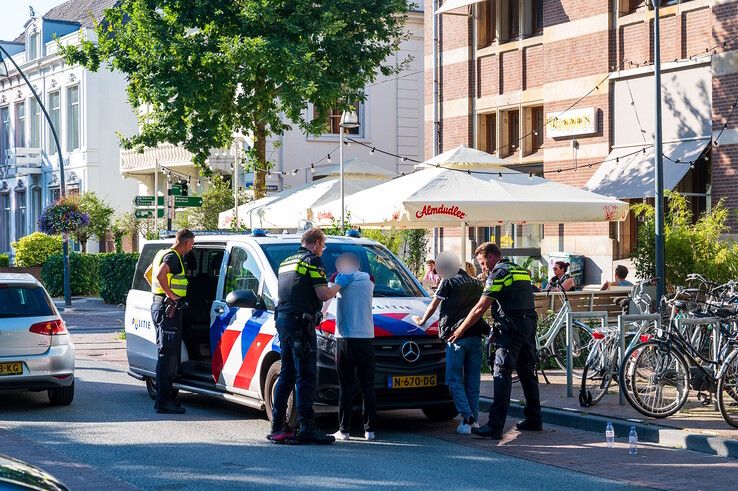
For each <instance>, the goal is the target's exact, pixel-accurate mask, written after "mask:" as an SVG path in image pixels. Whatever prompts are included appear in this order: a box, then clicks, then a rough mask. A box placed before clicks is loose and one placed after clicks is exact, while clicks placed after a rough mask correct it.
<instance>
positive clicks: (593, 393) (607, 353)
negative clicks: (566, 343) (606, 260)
mask: <svg viewBox="0 0 738 491" xmlns="http://www.w3.org/2000/svg"><path fill="white" fill-rule="evenodd" d="M653 281H654V279H653V278H652V279H649V280H642V281H640V282H638V283H637V284H636V285H635V286H634V287H633V289H632V291H631V292H630V294H629V295H628V297H626V298H624V299H620V300H619V301H618V304H619V305H620V307H621V309H622V313H623V314H627V313H628V308H629V305H630V303H631V302H632V303H633V304H634V305H635V308H636V310H638V311H639V312H640V313H641V314H644V313H648V312H649V310H650V308H651V296H650V295H648V294H647V293H646V292H645V286H646V285H649V284H652V283H653ZM649 325H650V323H649V322H648V321H638V322H634V323H629V326H635V329H634V330H629V331H627V332H626V342H627V343H628V344H627V348H626V350H627V349H630V348H631V347H632V346H633V345H635V344H636V343H638V342H640V341H646V340H647V339H646V338H645V332H646V330H647V329H648V326H649ZM592 337H593V339H592V346H591V348H590V351H589V356H588V357H587V362H586V364H585V367H584V371H583V372H582V386H581V389H580V390H579V405H580V406H581V407H590V406H594V405H595V404H597V403H598V402H600V401H601V400H602V398H603V397H605V394H607V391H608V390H609V389H610V385H611V384H612V383H613V382H615V383H618V380H619V379H618V372H619V366H620V355H621V351H620V331H619V329H617V328H604V329H595V330H594V331H593V332H592Z"/></svg>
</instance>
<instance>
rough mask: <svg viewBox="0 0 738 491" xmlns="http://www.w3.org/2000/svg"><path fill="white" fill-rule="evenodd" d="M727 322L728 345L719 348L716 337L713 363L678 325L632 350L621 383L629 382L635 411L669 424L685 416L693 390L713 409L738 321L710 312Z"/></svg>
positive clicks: (723, 326)
mask: <svg viewBox="0 0 738 491" xmlns="http://www.w3.org/2000/svg"><path fill="white" fill-rule="evenodd" d="M708 313H711V314H713V315H715V316H717V317H719V318H720V319H721V320H720V322H719V331H718V332H720V333H721V335H725V339H731V342H728V343H719V340H718V339H715V338H717V336H714V337H713V338H714V341H713V342H714V343H716V344H715V345H714V348H715V351H714V352H715V353H717V356H716V357H715V358H714V359H712V358H709V357H708V356H705V355H704V354H703V353H700V352H699V351H698V350H697V349H695V347H694V346H692V344H691V343H690V341H689V340H687V339H685V337H684V336H683V335H682V333H681V332H680V331H679V330H678V329H674V328H673V326H674V324H675V323H674V322H670V323H669V324H668V326H667V328H666V330H663V329H660V330H659V331H658V332H657V333H656V335H655V336H654V337H650V338H649V339H647V340H644V342H640V343H637V344H635V345H634V346H632V347H631V348H630V349H629V350H627V351H626V353H625V357H624V359H625V360H626V363H624V364H623V366H621V367H620V371H619V380H623V381H624V382H625V385H624V388H625V390H624V394H625V398H626V399H627V400H628V402H629V403H630V405H631V406H633V408H635V409H636V410H637V411H638V412H640V413H641V414H643V415H645V416H649V417H653V418H665V417H668V416H671V415H673V414H675V413H676V412H677V411H679V410H680V409H681V408H682V407H683V406H684V404H685V403H686V401H687V398H688V396H689V391H690V388H692V389H694V390H696V391H697V398H698V400H700V401H701V402H702V404H703V405H709V404H710V403H711V401H712V397H711V396H712V394H714V393H715V392H716V387H717V385H718V382H719V380H720V378H721V377H722V376H723V373H721V372H723V369H722V366H723V365H724V363H723V362H724V361H727V360H728V359H730V360H731V361H732V360H735V355H734V354H733V353H731V350H732V349H733V344H734V343H733V341H732V337H731V336H730V333H731V332H732V329H731V326H732V325H733V319H734V317H735V311H734V310H727V309H724V308H717V309H712V310H709V311H708Z"/></svg>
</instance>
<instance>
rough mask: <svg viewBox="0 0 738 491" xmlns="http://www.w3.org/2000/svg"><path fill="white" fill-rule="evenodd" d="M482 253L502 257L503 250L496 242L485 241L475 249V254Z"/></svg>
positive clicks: (485, 255)
mask: <svg viewBox="0 0 738 491" xmlns="http://www.w3.org/2000/svg"><path fill="white" fill-rule="evenodd" d="M480 254H482V255H483V256H484V257H487V256H497V257H502V250H500V246H498V245H497V244H495V243H494V242H485V243H483V244H481V245H480V246H479V247H477V248H476V249H475V250H474V255H475V256H478V255H480Z"/></svg>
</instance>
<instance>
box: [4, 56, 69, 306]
mask: <svg viewBox="0 0 738 491" xmlns="http://www.w3.org/2000/svg"><path fill="white" fill-rule="evenodd" d="M6 58H7V59H9V60H10V62H11V63H12V64H13V66H14V67H15V69H16V70H18V73H19V74H20V76H21V77H23V81H24V82H25V83H26V85H27V86H28V88H29V89H31V93H32V94H33V97H34V98H35V99H36V102H38V105H39V107H40V108H41V111H43V113H44V117H45V118H46V122H47V123H49V128H51V134H52V136H53V137H54V143H55V144H56V154H57V155H58V157H59V181H60V182H59V193H60V194H61V196H62V197H64V196H66V194H67V189H66V178H65V177H64V160H63V159H62V153H61V145H60V144H59V137H58V136H57V134H56V128H54V124H53V123H52V122H51V117H50V116H49V113H48V111H46V106H44V103H43V101H42V100H41V98H40V97H39V96H38V94H37V93H36V90H35V89H34V88H33V85H31V82H29V81H28V77H26V74H25V73H23V70H21V69H20V67H19V66H18V64H17V63H16V62H15V60H14V59H13V57H12V56H11V55H10V53H8V52H7V51H6V50H5V48H3V45H2V44H0V77H7V76H8V66H7V65H6V64H5V59H6ZM62 255H63V261H62V262H63V264H64V305H65V306H66V307H71V306H72V290H71V287H70V285H69V236H68V235H67V233H66V232H63V233H62Z"/></svg>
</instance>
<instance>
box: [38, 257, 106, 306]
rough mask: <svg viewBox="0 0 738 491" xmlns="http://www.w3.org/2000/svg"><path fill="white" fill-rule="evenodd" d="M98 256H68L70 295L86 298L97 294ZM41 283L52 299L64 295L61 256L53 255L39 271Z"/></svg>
mask: <svg viewBox="0 0 738 491" xmlns="http://www.w3.org/2000/svg"><path fill="white" fill-rule="evenodd" d="M98 256H99V254H76V253H71V254H70V255H69V269H70V273H71V274H70V277H69V283H70V286H71V288H72V295H76V296H88V295H97V294H98V283H99V282H98V275H99V273H98V271H99V258H98ZM41 281H43V283H44V286H46V289H47V290H48V291H49V294H50V295H51V296H52V297H60V296H62V295H64V265H63V260H62V255H61V254H54V255H52V256H50V257H49V259H48V260H47V261H46V263H44V267H43V268H42V269H41Z"/></svg>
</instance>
